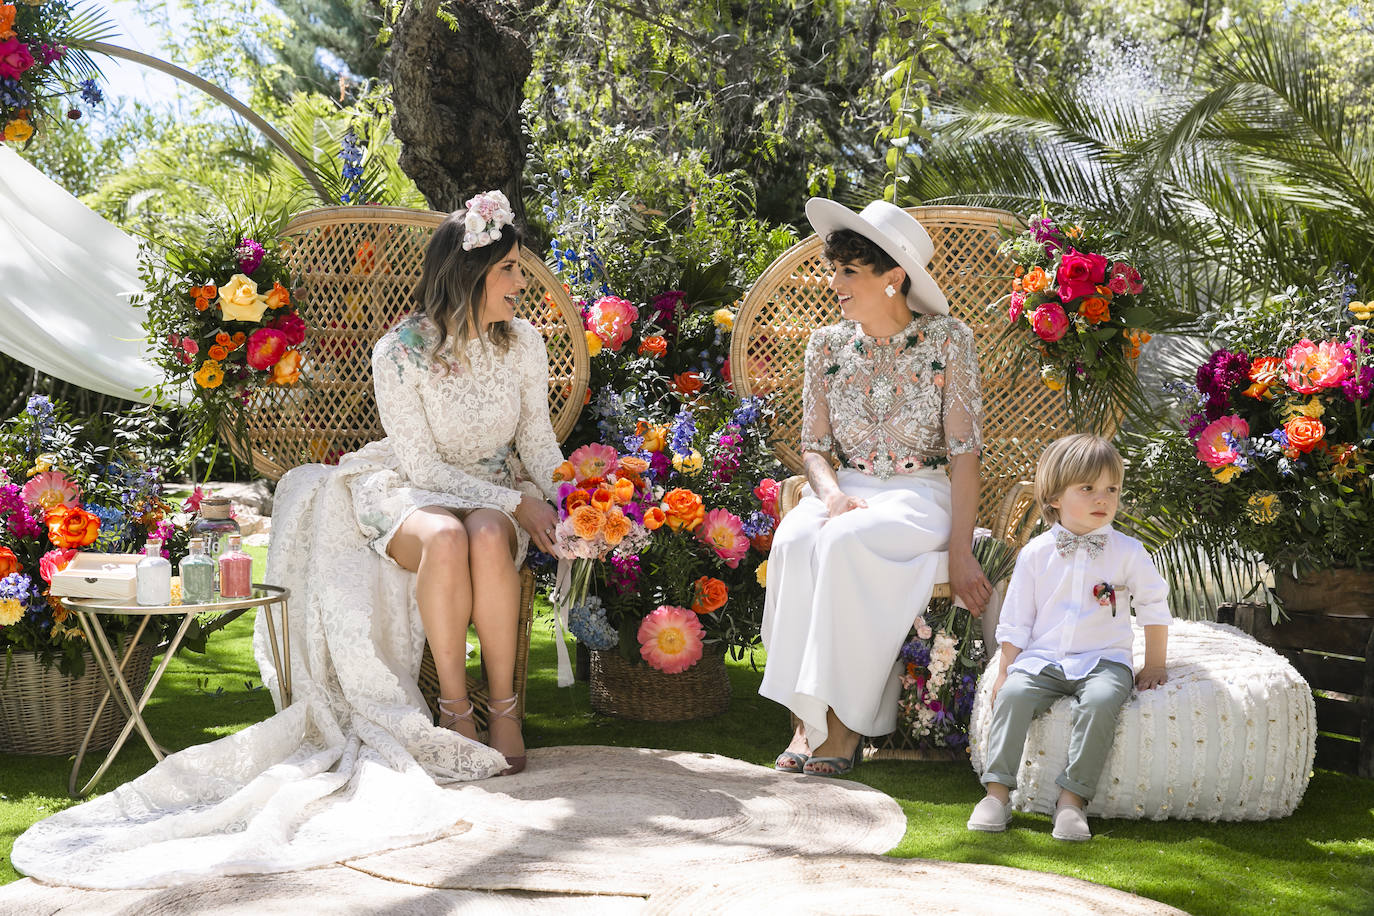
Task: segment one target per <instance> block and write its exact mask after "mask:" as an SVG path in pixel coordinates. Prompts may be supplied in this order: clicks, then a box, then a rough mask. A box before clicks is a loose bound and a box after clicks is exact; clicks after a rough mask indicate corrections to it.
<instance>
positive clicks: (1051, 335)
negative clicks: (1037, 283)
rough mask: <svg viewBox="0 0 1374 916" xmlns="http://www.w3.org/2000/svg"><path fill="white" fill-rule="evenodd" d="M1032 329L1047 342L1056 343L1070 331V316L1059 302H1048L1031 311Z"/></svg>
mask: <svg viewBox="0 0 1374 916" xmlns="http://www.w3.org/2000/svg"><path fill="white" fill-rule="evenodd" d="M1030 321H1031V330H1033V331H1035V334H1036V336H1037V337H1039V338H1040V339H1041V340H1043V341H1045V342H1047V343H1054V342H1055V341H1056V340H1059V339H1060V338H1062V337H1063V336H1064V335H1065V334H1067V333H1068V332H1069V316H1068V315H1066V314H1065V313H1064V307H1063V306H1062V305H1060V304H1059V303H1058V302H1046V303H1045V304H1044V305H1042V306H1040V307H1039V308H1037V309H1036V310H1035V311H1033V312H1031V318H1030Z"/></svg>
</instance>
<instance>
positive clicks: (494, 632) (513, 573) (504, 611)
mask: <svg viewBox="0 0 1374 916" xmlns="http://www.w3.org/2000/svg"><path fill="white" fill-rule="evenodd" d="M463 525H464V526H465V527H466V528H467V534H468V557H469V565H470V569H471V575H472V622H473V625H474V626H476V627H477V639H478V641H479V642H481V644H482V665H483V667H484V668H486V671H487V684H488V686H489V687H490V689H491V698H492V699H493V700H501V699H505V698H507V697H510V696H514V694H515V635H516V628H517V626H518V621H519V617H520V573H519V572H518V571H517V570H516V568H515V544H516V540H515V526H514V525H512V524H511V521H510V519H509V518H507V517H506V515H505V514H504V513H501V512H498V511H496V510H495V509H477V510H474V511H473V512H472V513H471V514H469V515H468V516H467V517H466V518H465V519H464V520H463ZM490 728H491V746H492V747H494V748H496V749H497V750H498V751H500V752H501V753H502V754H505V755H506V756H507V757H512V756H520V755H522V754H524V753H525V741H524V739H523V738H522V737H521V735H520V725H519V723H518V722H516V721H515V720H513V719H509V718H501V717H498V716H495V715H493V716H492V717H491V718H490Z"/></svg>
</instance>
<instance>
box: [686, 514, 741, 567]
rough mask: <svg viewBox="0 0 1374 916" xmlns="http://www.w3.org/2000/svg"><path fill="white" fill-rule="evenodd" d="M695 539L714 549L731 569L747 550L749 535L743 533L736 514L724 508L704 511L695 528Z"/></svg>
mask: <svg viewBox="0 0 1374 916" xmlns="http://www.w3.org/2000/svg"><path fill="white" fill-rule="evenodd" d="M697 540H699V541H701V542H702V543H703V544H705V545H706V546H707V547H710V548H711V549H712V550H714V551H715V552H716V555H717V556H719V557H720V558H721V559H722V560H724V561H725V565H726V566H728V567H730V568H731V569H734V568H735V567H736V566H738V565H739V561H740V560H742V559H744V555H745V554H746V553H748V552H749V536H748V535H747V534H745V533H744V524H743V523H742V522H741V521H740V520H739V516H738V515H735V514H734V513H733V512H728V511H726V510H725V509H712V510H711V511H710V512H707V513H706V517H705V518H704V519H702V521H701V527H699V528H698V529H697Z"/></svg>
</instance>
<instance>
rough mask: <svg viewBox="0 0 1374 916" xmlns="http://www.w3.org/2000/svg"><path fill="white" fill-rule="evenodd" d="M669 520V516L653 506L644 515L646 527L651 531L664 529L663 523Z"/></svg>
mask: <svg viewBox="0 0 1374 916" xmlns="http://www.w3.org/2000/svg"><path fill="white" fill-rule="evenodd" d="M667 520H668V516H667V515H665V514H664V513H663V510H662V509H660V508H659V507H658V506H653V507H651V508H650V509H648V510H647V511H646V512H645V513H644V527H645V528H646V529H647V530H649V531H657V530H658V529H660V528H662V527H663V523H664V522H666V521H667Z"/></svg>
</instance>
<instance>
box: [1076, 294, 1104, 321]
mask: <svg viewBox="0 0 1374 916" xmlns="http://www.w3.org/2000/svg"><path fill="white" fill-rule="evenodd" d="M1107 305H1108V304H1107V300H1106V299H1103V298H1102V297H1101V296H1089V297H1088V298H1086V299H1084V300H1083V304H1082V305H1080V306H1079V307H1078V314H1080V315H1082V316H1083V317H1084V318H1086V319H1088V324H1101V323H1102V322H1104V321H1111V319H1112V313H1111V311H1110V310H1109V309H1108V307H1107Z"/></svg>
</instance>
